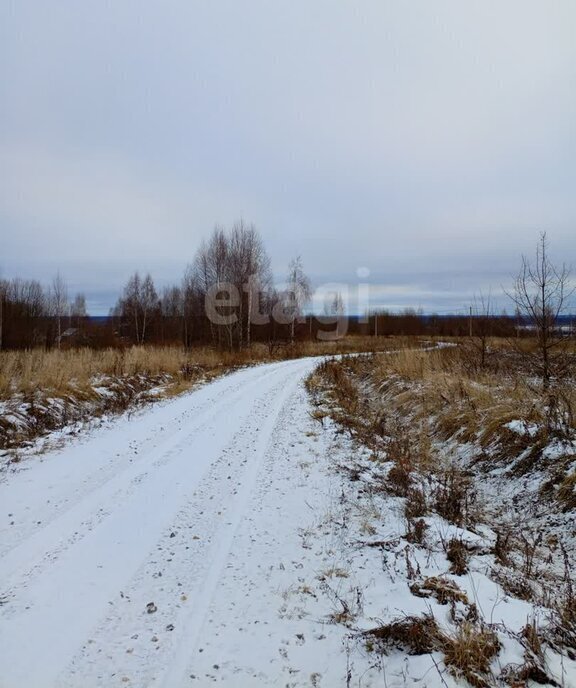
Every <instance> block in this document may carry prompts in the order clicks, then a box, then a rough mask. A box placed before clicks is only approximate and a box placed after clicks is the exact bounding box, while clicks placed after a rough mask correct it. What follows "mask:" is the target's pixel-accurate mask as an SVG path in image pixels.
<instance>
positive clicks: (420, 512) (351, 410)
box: [307, 339, 576, 687]
mask: <svg viewBox="0 0 576 688" xmlns="http://www.w3.org/2000/svg"><path fill="white" fill-rule="evenodd" d="M540 344H541V343H540V342H539V341H537V340H522V342H521V343H520V344H519V343H518V342H510V341H508V340H495V339H488V340H487V342H486V349H485V351H484V352H482V353H479V350H478V348H477V347H476V346H475V345H474V343H472V342H471V341H461V342H460V343H459V344H458V345H453V346H441V347H439V348H436V349H434V350H430V344H425V345H424V347H423V349H424V348H425V349H427V350H415V349H404V350H401V351H398V352H394V353H390V354H387V355H370V356H363V357H345V358H342V359H340V360H329V361H326V362H324V363H322V364H321V365H320V366H319V367H318V369H317V371H316V372H315V373H314V374H313V375H312V376H311V377H310V378H309V380H308V383H307V384H308V390H309V393H310V395H311V399H312V402H313V405H314V411H313V415H314V418H316V420H318V422H320V423H322V425H323V426H324V427H325V428H333V431H334V432H335V433H336V435H337V436H338V435H339V436H340V437H341V438H342V439H343V440H344V441H346V442H348V443H350V444H351V446H352V447H353V448H355V449H353V451H352V452H351V458H350V460H349V461H348V462H346V463H343V462H339V464H338V465H337V466H336V470H338V471H339V472H341V473H342V475H343V476H345V478H346V479H347V484H348V487H347V488H345V490H344V491H343V497H342V499H343V500H344V501H345V502H346V503H347V504H348V505H349V506H348V508H349V509H350V510H353V511H356V512H358V511H359V510H363V513H364V514H368V513H371V512H372V513H374V516H373V517H372V518H369V519H368V520H367V519H366V517H365V515H364V516H363V525H362V527H361V528H360V529H357V530H356V531H355V532H354V533H350V536H349V537H350V539H349V546H350V548H351V550H356V551H357V550H358V548H360V549H362V548H368V549H369V550H373V549H376V550H378V551H380V552H381V555H382V562H383V564H382V576H384V578H386V576H387V575H390V576H391V577H392V578H393V580H394V582H397V581H396V577H400V578H403V579H404V581H405V588H406V592H407V594H408V595H409V596H412V597H413V598H418V599H419V600H420V601H423V602H424V603H425V606H424V607H423V608H422V611H421V613H420V614H412V613H410V614H409V613H408V612H405V613H404V615H402V616H396V617H394V616H391V617H389V616H387V611H386V608H385V605H386V604H389V602H390V600H387V599H386V598H383V600H382V604H383V607H382V609H381V611H380V613H377V614H372V615H370V618H371V619H372V620H373V623H372V625H371V624H370V623H367V620H366V614H364V616H363V618H362V620H360V618H358V619H355V618H354V615H352V616H348V617H346V618H339V619H336V621H338V622H342V623H345V625H347V627H348V628H349V629H350V637H351V638H352V639H353V640H354V641H355V643H356V647H357V650H358V651H360V652H364V653H366V652H367V653H368V654H370V655H372V656H373V657H374V664H375V665H378V663H381V662H382V658H383V657H385V656H388V655H389V654H390V653H396V654H397V653H404V654H406V655H409V656H416V655H430V656H431V657H433V658H434V662H435V663H436V667H437V669H438V671H439V672H440V674H441V676H442V680H443V681H444V679H446V678H448V676H451V677H452V678H454V679H457V680H459V679H464V680H465V681H466V682H467V683H468V684H470V685H472V686H480V687H485V686H486V687H488V686H498V685H511V686H527V685H532V684H533V683H539V684H546V685H562V686H568V685H574V683H573V682H572V683H571V681H572V680H573V678H574V676H575V675H576V674H575V672H576V663H575V662H576V589H575V582H574V581H575V571H576V527H575V515H576V416H575V414H576V379H575V377H574V372H575V370H576V366H575V365H574V363H575V361H576V350H575V348H574V344H573V343H568V344H567V346H564V347H563V350H562V354H561V358H558V359H554V358H552V357H549V359H548V363H549V367H548V369H547V372H546V375H542V369H541V367H539V365H538V361H539V351H540ZM555 362H557V363H560V362H561V364H562V374H561V375H559V376H556V375H555V374H554V372H555V369H554V364H555ZM384 505H388V509H390V505H393V508H392V511H391V512H390V511H389V513H391V514H392V513H393V514H395V515H397V517H398V518H397V519H396V517H395V516H394V518H392V517H390V519H391V522H388V523H386V520H385V519H383V518H382V514H383V513H386V508H385V506H384ZM394 523H397V524H398V525H397V527H396V529H395V526H394ZM382 532H384V533H385V536H382ZM391 561H392V562H393V563H390V562H391ZM402 561H403V563H404V570H403V571H401V570H400V567H399V564H398V562H402ZM386 562H387V563H386ZM390 568H391V569H392V572H393V573H391V572H390ZM357 596H358V594H357ZM412 606H413V603H411V602H410V601H409V600H408V601H405V602H404V604H403V609H410V608H411V607H412ZM366 626H368V628H366Z"/></svg>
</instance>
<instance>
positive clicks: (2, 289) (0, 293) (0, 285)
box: [0, 279, 8, 351]
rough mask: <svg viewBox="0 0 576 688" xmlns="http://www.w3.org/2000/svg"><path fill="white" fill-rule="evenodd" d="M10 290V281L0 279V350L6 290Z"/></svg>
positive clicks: (0, 348) (0, 349)
mask: <svg viewBox="0 0 576 688" xmlns="http://www.w3.org/2000/svg"><path fill="white" fill-rule="evenodd" d="M7 291H8V283H7V282H5V281H4V280H3V279H0V351H2V334H3V325H4V301H6V292H7Z"/></svg>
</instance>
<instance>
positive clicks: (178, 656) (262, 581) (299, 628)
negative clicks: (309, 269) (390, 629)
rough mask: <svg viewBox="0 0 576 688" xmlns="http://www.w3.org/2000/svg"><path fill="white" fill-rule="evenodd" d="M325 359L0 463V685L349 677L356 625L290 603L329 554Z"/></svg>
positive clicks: (260, 372) (223, 387) (213, 389)
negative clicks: (316, 538) (312, 378)
mask: <svg viewBox="0 0 576 688" xmlns="http://www.w3.org/2000/svg"><path fill="white" fill-rule="evenodd" d="M316 362H317V361H315V360H313V359H308V360H298V361H289V362H282V363H278V364H271V365H267V366H260V367H255V368H250V369H247V370H243V371H240V372H238V373H235V374H232V375H230V376H228V377H225V378H222V379H220V380H218V381H216V382H214V383H213V384H211V385H209V386H207V387H205V388H203V389H201V390H198V391H196V392H193V393H191V394H187V395H184V396H182V397H180V398H178V399H176V400H173V401H171V402H166V403H161V404H159V405H156V406H154V407H152V408H148V409H146V410H143V411H141V412H139V413H138V414H137V415H136V416H134V417H132V418H131V419H128V418H126V417H125V418H122V419H118V420H117V421H115V422H114V423H112V427H101V428H99V429H96V430H94V431H92V432H91V433H89V434H87V435H85V436H83V437H82V438H76V439H74V440H71V441H70V442H69V443H68V444H67V445H66V446H65V447H64V448H61V449H59V450H56V451H53V452H52V453H45V454H43V455H41V456H39V457H33V458H30V459H27V460H26V461H23V462H22V463H20V464H19V468H18V470H17V472H14V473H11V474H8V475H5V477H4V479H3V482H2V483H1V484H0V504H1V509H2V512H1V519H2V523H1V539H0V548H1V549H0V554H1V557H2V558H1V560H0V585H1V587H0V599H1V600H2V604H1V605H0V647H1V648H2V657H3V662H2V668H1V670H0V686H2V688H23V687H26V688H48V687H52V686H67V687H72V686H74V687H78V688H80V687H82V688H89V687H91V686H114V685H127V684H128V685H133V686H139V687H143V686H152V685H154V686H166V687H178V686H188V685H198V686H203V685H209V684H211V683H212V682H214V681H217V682H219V683H221V684H224V685H230V686H239V687H242V686H269V685H286V684H289V685H326V686H334V685H345V676H346V655H345V653H343V652H342V638H343V636H344V630H345V629H344V630H342V629H341V628H340V627H337V626H334V625H329V626H328V627H326V626H327V619H326V618H323V612H324V610H323V609H322V610H320V612H321V613H320V614H319V615H318V617H313V616H311V614H310V613H309V612H304V611H303V610H300V609H299V606H298V605H297V604H295V602H294V595H295V594H296V592H297V590H298V586H299V584H300V583H299V581H301V580H304V579H306V578H310V577H311V578H312V579H314V578H315V577H316V576H317V575H319V574H321V572H322V570H324V568H326V569H328V568H329V567H330V566H332V564H333V561H332V560H333V558H334V555H333V553H332V552H331V551H326V550H322V548H320V549H319V548H318V547H317V546H314V547H312V546H311V545H310V544H309V543H308V542H307V538H306V533H307V532H308V530H309V529H310V526H311V524H314V523H315V522H320V521H321V520H322V517H323V515H324V514H325V513H326V510H327V508H328V507H329V503H330V500H331V498H332V496H333V495H331V494H330V479H329V477H328V475H327V473H326V465H325V462H326V456H325V452H324V446H323V444H322V438H321V437H318V436H316V435H315V434H313V432H312V429H311V428H312V425H313V421H312V420H311V419H310V416H309V408H308V401H307V397H306V392H305V390H304V388H303V386H302V381H303V379H304V378H305V376H306V375H307V374H308V373H309V372H310V371H311V370H312V369H313V367H314V365H315V364H316ZM317 425H318V424H317V423H316V426H317ZM302 594H305V593H302ZM149 603H153V604H152V605H151V607H150V609H151V610H152V611H151V613H149V612H148V607H147V606H148V605H149Z"/></svg>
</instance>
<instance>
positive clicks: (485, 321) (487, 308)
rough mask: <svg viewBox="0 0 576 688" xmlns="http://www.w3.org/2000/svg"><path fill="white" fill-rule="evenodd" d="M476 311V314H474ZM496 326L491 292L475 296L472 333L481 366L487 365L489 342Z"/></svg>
mask: <svg viewBox="0 0 576 688" xmlns="http://www.w3.org/2000/svg"><path fill="white" fill-rule="evenodd" d="M472 313H474V316H472ZM493 327H494V309H493V307H492V297H491V295H490V293H488V295H487V296H486V295H484V294H482V293H480V296H479V297H478V298H476V297H474V306H473V308H471V309H470V335H471V342H472V346H473V347H474V349H475V350H476V351H477V352H478V355H479V357H480V367H481V368H484V367H485V366H486V360H487V358H488V343H489V338H490V337H491V336H492V333H493Z"/></svg>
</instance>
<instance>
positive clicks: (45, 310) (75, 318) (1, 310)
mask: <svg viewBox="0 0 576 688" xmlns="http://www.w3.org/2000/svg"><path fill="white" fill-rule="evenodd" d="M86 321H87V313H86V298H85V296H84V294H82V293H78V294H76V295H75V296H74V298H73V299H72V300H70V299H69V296H68V288H67V286H66V282H65V281H64V279H63V278H62V276H61V275H60V273H57V274H56V275H55V276H54V278H53V280H52V282H51V284H50V285H49V286H48V287H47V288H46V287H44V286H43V285H42V284H41V283H40V282H38V281H37V280H26V279H21V278H19V277H16V278H14V279H11V280H6V279H0V349H27V348H32V347H35V346H44V347H47V348H51V347H60V346H61V344H62V342H63V335H64V334H65V333H66V330H69V329H71V328H75V329H77V330H80V329H82V328H83V327H84V325H85V324H86Z"/></svg>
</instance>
